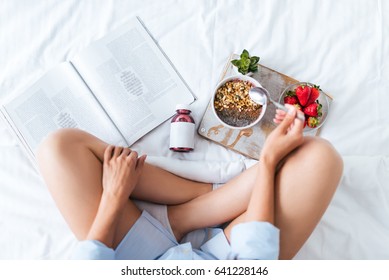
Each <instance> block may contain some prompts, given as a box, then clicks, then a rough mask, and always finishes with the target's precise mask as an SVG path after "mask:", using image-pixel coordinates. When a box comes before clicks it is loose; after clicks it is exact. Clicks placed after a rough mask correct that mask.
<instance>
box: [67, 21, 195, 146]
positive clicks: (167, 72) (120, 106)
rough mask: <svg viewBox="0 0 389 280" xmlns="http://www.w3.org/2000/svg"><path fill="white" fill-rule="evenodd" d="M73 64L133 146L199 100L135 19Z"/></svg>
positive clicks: (98, 42) (74, 60)
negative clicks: (182, 107) (180, 106)
mask: <svg viewBox="0 0 389 280" xmlns="http://www.w3.org/2000/svg"><path fill="white" fill-rule="evenodd" d="M72 63H73V65H74V66H75V68H76V69H77V71H78V72H79V73H80V75H81V76H82V77H83V79H84V80H85V82H86V83H87V84H88V86H89V87H90V89H91V90H92V92H93V93H94V94H95V96H96V98H97V99H98V100H99V102H100V103H101V104H102V106H103V107H104V109H105V110H106V111H107V113H108V114H109V116H110V118H111V119H112V120H113V122H114V123H115V125H116V126H117V127H118V128H119V130H120V132H121V133H122V134H123V135H124V137H125V138H126V140H127V142H128V143H129V144H130V145H131V144H132V143H134V142H135V141H136V140H138V139H139V138H140V137H142V136H143V135H145V134H146V133H148V132H149V131H151V130H152V129H153V128H155V127H156V126H158V125H159V124H161V123H162V122H164V121H165V120H167V119H168V118H169V117H171V116H172V115H173V114H174V113H175V106H176V104H178V103H185V104H189V103H192V102H193V101H194V100H195V97H194V95H193V94H192V93H191V91H190V90H189V88H188V87H187V86H186V84H185V83H184V81H183V80H182V79H181V78H180V76H179V74H178V73H177V72H176V71H175V69H174V67H173V66H172V65H171V63H170V62H169V60H168V59H167V58H166V56H165V55H164V54H163V52H162V51H161V50H160V49H159V47H158V46H157V45H156V43H155V42H154V40H153V39H152V37H151V36H150V35H149V33H148V32H147V31H146V29H145V28H144V26H143V25H142V24H141V23H140V21H139V20H138V19H136V18H135V19H133V20H132V21H130V22H129V23H128V24H126V25H124V26H122V27H121V28H120V29H118V30H117V31H115V32H113V33H112V34H110V35H108V36H106V37H104V38H103V39H101V40H99V41H97V42H96V43H94V44H93V45H91V46H90V47H89V48H87V49H86V50H85V51H84V52H82V53H80V54H79V55H78V56H76V58H75V59H73V60H72Z"/></svg>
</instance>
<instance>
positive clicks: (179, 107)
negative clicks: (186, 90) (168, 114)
mask: <svg viewBox="0 0 389 280" xmlns="http://www.w3.org/2000/svg"><path fill="white" fill-rule="evenodd" d="M176 110H188V111H190V107H189V104H177V105H176Z"/></svg>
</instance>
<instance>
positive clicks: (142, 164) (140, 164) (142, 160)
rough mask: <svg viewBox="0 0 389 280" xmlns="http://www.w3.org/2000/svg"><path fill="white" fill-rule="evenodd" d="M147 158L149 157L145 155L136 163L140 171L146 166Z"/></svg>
mask: <svg viewBox="0 0 389 280" xmlns="http://www.w3.org/2000/svg"><path fill="white" fill-rule="evenodd" d="M146 157H147V156H146V155H143V156H141V157H140V158H138V161H137V163H136V168H137V169H138V170H140V171H142V169H143V166H144V165H145V161H146Z"/></svg>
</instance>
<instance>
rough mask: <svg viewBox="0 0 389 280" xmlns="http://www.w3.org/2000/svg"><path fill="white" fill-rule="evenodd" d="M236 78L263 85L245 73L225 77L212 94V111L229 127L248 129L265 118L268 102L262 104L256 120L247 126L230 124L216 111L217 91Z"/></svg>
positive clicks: (254, 84) (255, 85) (255, 84)
mask: <svg viewBox="0 0 389 280" xmlns="http://www.w3.org/2000/svg"><path fill="white" fill-rule="evenodd" d="M235 80H241V81H248V82H250V83H251V84H252V86H253V87H262V85H261V84H260V83H259V82H258V81H257V80H255V79H253V78H251V77H249V76H245V75H236V76H230V77H227V78H225V79H223V80H222V81H220V82H219V83H218V84H217V86H216V87H215V90H214V91H213V95H212V102H211V103H212V111H213V113H214V115H215V116H216V118H217V119H218V120H219V121H220V122H221V123H222V124H223V125H224V126H225V127H228V128H231V129H246V128H250V127H252V126H254V125H256V124H257V123H259V122H260V121H261V119H262V118H263V116H264V115H265V112H266V104H265V105H263V106H262V109H261V113H260V114H259V116H258V117H257V118H256V119H255V121H253V122H251V123H250V124H248V125H246V126H233V125H230V124H228V123H226V122H225V121H224V120H222V119H221V118H220V117H219V115H218V114H217V112H216V109H215V96H216V93H217V90H218V89H219V88H220V87H221V86H223V85H224V84H225V83H227V82H229V81H235Z"/></svg>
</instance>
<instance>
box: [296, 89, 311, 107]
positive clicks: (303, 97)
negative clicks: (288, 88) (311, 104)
mask: <svg viewBox="0 0 389 280" xmlns="http://www.w3.org/2000/svg"><path fill="white" fill-rule="evenodd" d="M296 95H297V98H298V100H299V102H300V104H301V106H305V105H307V102H308V100H309V97H310V95H311V87H310V86H298V87H297V88H296Z"/></svg>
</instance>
